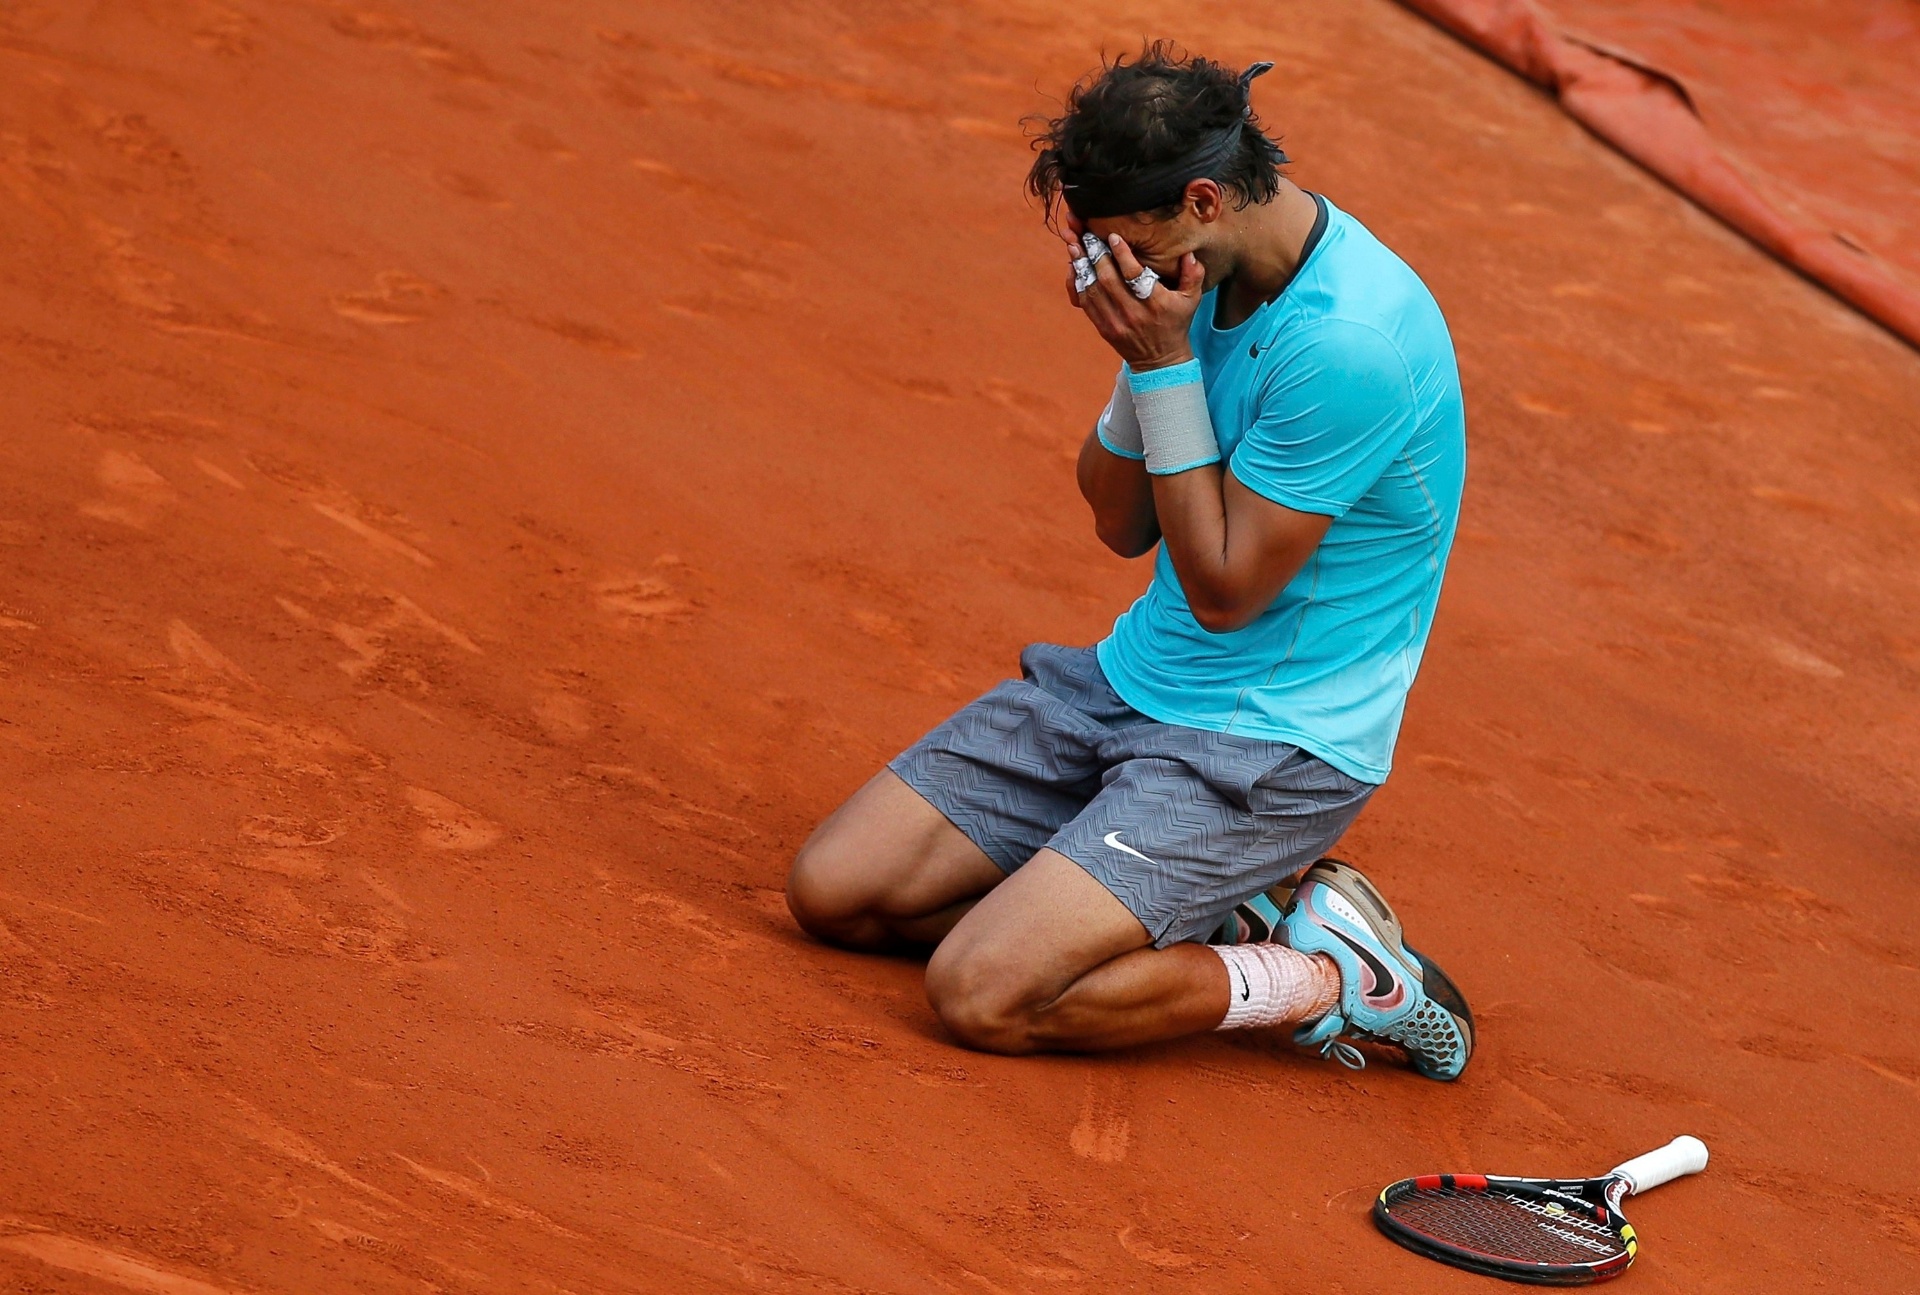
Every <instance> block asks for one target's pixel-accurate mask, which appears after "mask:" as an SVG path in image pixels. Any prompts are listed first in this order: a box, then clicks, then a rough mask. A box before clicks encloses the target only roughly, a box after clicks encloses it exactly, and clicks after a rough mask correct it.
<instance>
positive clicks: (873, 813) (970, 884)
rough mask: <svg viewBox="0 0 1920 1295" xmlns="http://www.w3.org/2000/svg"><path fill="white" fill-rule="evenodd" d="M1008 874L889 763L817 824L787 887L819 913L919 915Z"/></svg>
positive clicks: (983, 889)
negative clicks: (890, 766)
mask: <svg viewBox="0 0 1920 1295" xmlns="http://www.w3.org/2000/svg"><path fill="white" fill-rule="evenodd" d="M1005 875H1006V874H1005V873H1003V872H1002V871H1001V870H1000V869H999V867H997V866H996V865H995V864H994V862H993V860H991V859H989V858H988V857H987V856H986V855H985V854H984V853H983V852H982V851H981V849H980V847H979V846H977V845H975V844H974V843H973V842H972V841H971V840H969V839H968V838H967V836H966V834H965V833H964V832H962V831H960V829H959V828H957V827H955V826H954V825H953V824H952V823H950V822H949V821H947V818H946V816H945V815H944V814H942V813H941V812H940V811H939V810H938V809H936V808H934V807H933V805H931V804H929V803H928V801H927V799H926V798H925V797H924V796H922V795H920V794H919V793H918V792H916V791H915V790H914V789H913V788H912V787H909V786H908V785H907V784H906V783H904V782H902V781H901V780H900V778H899V777H898V776H897V775H896V774H894V773H892V772H891V771H889V770H886V769H882V770H881V771H880V772H879V773H877V774H875V775H874V776H873V777H872V778H871V779H869V780H868V782H867V784H866V785H865V786H864V787H862V788H860V790H859V791H856V792H855V793H854V794H853V795H852V796H851V797H849V798H848V799H847V802H846V803H845V804H844V805H842V806H840V808H839V809H836V810H835V811H834V812H833V813H832V814H831V815H829V816H828V817H827V819H826V821H825V822H823V823H821V824H820V826H819V827H818V828H816V829H814V833H813V835H812V836H811V837H810V838H808V840H807V843H806V844H805V845H804V846H802V847H801V849H800V856H799V858H798V859H796V860H795V862H794V868H793V876H792V878H791V879H790V880H789V883H788V888H789V891H790V893H794V894H796V895H797V897H798V898H799V900H800V902H802V903H803V904H805V905H806V906H807V908H808V909H809V910H810V911H812V912H814V913H819V914H828V915H849V914H854V913H872V914H875V915H878V916H885V917H896V918H904V917H920V916H923V915H925V914H928V913H935V912H938V911H940V910H941V909H944V908H947V907H949V906H950V905H953V904H957V903H960V902H962V901H964V900H968V899H973V898H976V897H978V896H980V895H983V894H985V893H986V892H987V891H989V890H991V889H992V888H993V887H994V885H995V884H996V883H997V882H999V881H1000V880H1001V878H1002V877H1004V876H1005Z"/></svg>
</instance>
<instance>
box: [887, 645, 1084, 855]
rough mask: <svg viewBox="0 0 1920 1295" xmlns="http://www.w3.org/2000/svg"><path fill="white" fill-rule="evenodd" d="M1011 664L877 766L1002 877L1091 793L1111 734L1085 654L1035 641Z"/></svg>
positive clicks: (1051, 832) (1043, 841)
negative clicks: (1011, 676) (1009, 674)
mask: <svg viewBox="0 0 1920 1295" xmlns="http://www.w3.org/2000/svg"><path fill="white" fill-rule="evenodd" d="M1021 665H1022V667H1023V669H1024V671H1025V674H1026V677H1025V678H1022V679H1016V680H1010V681H1008V682H1006V683H1003V684H1000V685H999V686H998V687H996V688H994V689H992V690H991V691H989V692H987V693H986V694H985V695H983V696H981V697H979V698H978V699H976V700H974V701H972V702H970V703H968V704H967V705H966V706H964V707H962V708H961V709H960V710H959V711H957V712H956V713H955V714H954V715H953V717H952V718H950V719H948V720H947V721H946V722H945V723H943V724H941V725H940V726H939V727H938V728H935V729H934V730H933V731H932V732H931V733H928V734H927V735H926V736H925V737H923V738H921V739H920V740H919V741H918V742H916V743H914V744H913V745H912V746H911V747H909V748H907V750H905V751H904V752H902V753H901V754H900V755H899V756H898V757H897V758H896V759H894V760H893V761H892V762H891V763H890V764H889V765H888V766H887V768H888V769H889V770H891V771H892V772H893V773H894V774H895V775H896V776H897V777H898V778H899V779H900V781H901V782H903V783H905V784H906V785H907V786H909V787H911V788H912V789H913V790H914V791H916V792H918V793H919V794H920V795H921V796H922V797H924V798H925V799H926V801H927V802H928V803H929V804H930V805H932V806H933V807H934V808H935V809H937V810H938V811H939V812H940V813H941V814H942V815H943V816H944V817H945V818H946V820H947V821H948V822H950V823H952V824H953V825H954V826H955V827H956V828H958V829H959V830H960V831H961V832H962V833H963V834H964V835H965V836H966V838H967V839H968V840H970V841H972V842H973V843H974V844H975V845H976V846H978V847H979V848H980V850H981V852H982V853H984V854H985V855H986V856H987V857H988V858H990V859H992V860H993V861H994V863H995V864H997V865H998V866H999V868H1000V870H1001V871H1002V872H1008V873H1011V872H1013V871H1014V870H1015V869H1017V868H1019V867H1020V866H1021V865H1023V864H1024V863H1026V861H1027V860H1028V859H1031V858H1032V857H1033V855H1034V852H1035V851H1037V850H1039V849H1040V847H1041V846H1043V845H1045V844H1046V843H1047V841H1048V840H1049V839H1051V838H1052V837H1053V835H1054V833H1056V832H1058V831H1059V830H1060V827H1061V825H1062V824H1064V823H1066V822H1067V821H1068V820H1069V819H1071V818H1072V817H1073V816H1074V815H1075V814H1078V813H1079V812H1080V811H1081V810H1082V809H1084V808H1085V807H1086V804H1087V802H1088V801H1089V800H1091V799H1092V798H1093V797H1094V795H1095V794H1097V793H1098V792H1099V790H1100V778H1101V774H1102V773H1103V771H1104V769H1105V757H1104V756H1103V754H1102V752H1103V749H1104V746H1105V743H1106V742H1107V739H1108V738H1109V737H1110V736H1111V730H1110V729H1109V728H1108V726H1107V723H1106V722H1105V721H1106V720H1107V719H1108V718H1110V717H1109V716H1107V715H1106V714H1104V713H1103V712H1102V711H1101V710H1100V709H1099V703H1100V702H1101V701H1102V700H1103V699H1104V697H1110V696H1111V693H1110V692H1108V691H1107V690H1106V685H1105V679H1104V677H1103V676H1102V675H1101V674H1100V671H1099V665H1098V663H1097V662H1096V661H1095V659H1094V656H1093V653H1092V651H1091V650H1090V649H1085V648H1081V649H1073V648H1057V647H1052V646H1050V645H1044V644H1041V645H1035V646H1034V647H1031V648H1029V649H1028V650H1027V651H1026V652H1025V653H1023V654H1022V657H1021Z"/></svg>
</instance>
